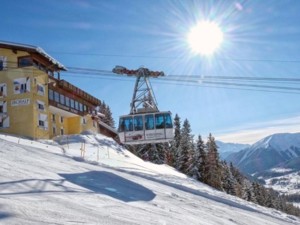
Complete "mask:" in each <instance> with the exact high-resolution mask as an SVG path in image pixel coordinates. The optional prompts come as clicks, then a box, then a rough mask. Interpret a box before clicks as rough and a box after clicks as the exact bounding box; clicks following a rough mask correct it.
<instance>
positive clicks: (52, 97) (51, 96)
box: [49, 89, 54, 101]
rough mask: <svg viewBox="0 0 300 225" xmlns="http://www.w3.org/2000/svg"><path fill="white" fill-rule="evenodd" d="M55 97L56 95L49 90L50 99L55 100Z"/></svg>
mask: <svg viewBox="0 0 300 225" xmlns="http://www.w3.org/2000/svg"><path fill="white" fill-rule="evenodd" d="M53 95H54V93H53V90H51V89H49V99H50V100H52V101H53V100H54V96H53Z"/></svg>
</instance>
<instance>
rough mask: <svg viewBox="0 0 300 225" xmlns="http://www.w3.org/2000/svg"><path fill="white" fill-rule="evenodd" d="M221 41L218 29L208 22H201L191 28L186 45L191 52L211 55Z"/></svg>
mask: <svg viewBox="0 0 300 225" xmlns="http://www.w3.org/2000/svg"><path fill="white" fill-rule="evenodd" d="M222 41H223V33H222V31H221V29H220V27H219V26H218V25H217V24H216V23H214V22H210V21H203V22H200V23H198V24H197V26H195V27H193V28H192V29H191V30H190V32H189V34H188V43H189V45H190V47H191V49H192V51H193V52H195V53H198V54H201V55H211V54H213V53H214V52H215V50H217V48H218V47H219V46H220V45H221V43H222Z"/></svg>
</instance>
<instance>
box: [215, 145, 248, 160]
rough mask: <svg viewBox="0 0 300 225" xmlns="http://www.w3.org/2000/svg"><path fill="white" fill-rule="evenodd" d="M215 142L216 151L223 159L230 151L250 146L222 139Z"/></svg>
mask: <svg viewBox="0 0 300 225" xmlns="http://www.w3.org/2000/svg"><path fill="white" fill-rule="evenodd" d="M216 144H217V146H218V152H219V154H220V157H221V159H225V158H226V157H227V156H228V155H230V154H231V153H234V152H238V151H240V150H242V149H245V148H248V147H250V145H248V144H238V143H225V142H222V141H216Z"/></svg>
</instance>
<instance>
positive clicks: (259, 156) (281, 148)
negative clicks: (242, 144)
mask: <svg viewBox="0 0 300 225" xmlns="http://www.w3.org/2000/svg"><path fill="white" fill-rule="evenodd" d="M297 157H300V133H293V134H292V133H282V134H273V135H270V136H268V137H266V138H263V139H261V140H260V141H258V142H256V143H255V144H253V145H251V146H250V147H248V148H246V149H244V150H242V151H240V152H237V153H232V154H230V155H229V156H228V157H226V161H230V162H233V164H234V165H236V166H237V167H238V168H239V169H240V170H241V171H243V172H246V173H249V174H253V173H258V172H262V171H265V170H268V169H271V168H273V167H278V166H281V165H284V164H286V165H287V164H288V162H289V161H292V160H294V159H295V158H297Z"/></svg>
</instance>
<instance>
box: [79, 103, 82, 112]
mask: <svg viewBox="0 0 300 225" xmlns="http://www.w3.org/2000/svg"><path fill="white" fill-rule="evenodd" d="M79 111H80V112H82V111H83V106H82V104H81V103H79Z"/></svg>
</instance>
